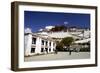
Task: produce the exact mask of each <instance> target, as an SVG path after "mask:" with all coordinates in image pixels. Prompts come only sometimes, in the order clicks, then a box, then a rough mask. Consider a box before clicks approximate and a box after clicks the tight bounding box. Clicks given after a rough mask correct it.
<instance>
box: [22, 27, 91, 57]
mask: <svg viewBox="0 0 100 73" xmlns="http://www.w3.org/2000/svg"><path fill="white" fill-rule="evenodd" d="M82 31H84V32H83V33H82ZM24 36H25V37H24V39H25V44H24V45H25V52H24V54H25V56H31V55H35V54H48V53H53V52H54V51H55V50H56V41H61V39H62V38H64V37H73V38H74V39H78V41H75V43H84V42H89V41H90V30H89V29H76V28H70V31H66V32H64V31H59V32H47V31H39V32H37V33H32V31H31V29H30V28H26V29H25V33H24Z"/></svg>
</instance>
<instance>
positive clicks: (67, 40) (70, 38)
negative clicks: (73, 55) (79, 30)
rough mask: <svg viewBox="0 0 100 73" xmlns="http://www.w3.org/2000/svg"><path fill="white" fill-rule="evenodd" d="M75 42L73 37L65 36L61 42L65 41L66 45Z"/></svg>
mask: <svg viewBox="0 0 100 73" xmlns="http://www.w3.org/2000/svg"><path fill="white" fill-rule="evenodd" d="M73 42H74V38H73V37H65V38H63V39H62V41H61V43H63V45H64V46H66V47H69V46H70V45H71V44H72V43H73Z"/></svg>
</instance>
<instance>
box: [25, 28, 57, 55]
mask: <svg viewBox="0 0 100 73" xmlns="http://www.w3.org/2000/svg"><path fill="white" fill-rule="evenodd" d="M55 49H56V43H55V41H54V40H53V39H52V38H51V37H49V36H48V35H47V34H45V33H44V34H37V33H32V32H31V30H30V29H29V28H27V29H25V52H24V54H25V56H30V55H35V54H46V53H52V52H54V50H55Z"/></svg>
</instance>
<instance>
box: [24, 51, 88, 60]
mask: <svg viewBox="0 0 100 73" xmlns="http://www.w3.org/2000/svg"><path fill="white" fill-rule="evenodd" d="M87 58H90V53H89V52H79V53H76V52H72V54H71V55H69V52H58V54H46V55H38V56H31V57H25V61H45V60H71V59H87Z"/></svg>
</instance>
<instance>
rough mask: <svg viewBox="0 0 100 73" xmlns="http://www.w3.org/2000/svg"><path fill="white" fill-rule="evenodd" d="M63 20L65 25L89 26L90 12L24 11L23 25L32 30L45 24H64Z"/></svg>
mask: <svg viewBox="0 0 100 73" xmlns="http://www.w3.org/2000/svg"><path fill="white" fill-rule="evenodd" d="M64 22H67V23H68V24H66V26H76V27H79V28H89V27H90V14H79V13H58V12H39V11H38V12H37V11H24V27H25V28H31V29H32V32H36V31H38V30H39V29H41V28H42V29H43V28H45V26H55V25H64Z"/></svg>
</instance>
